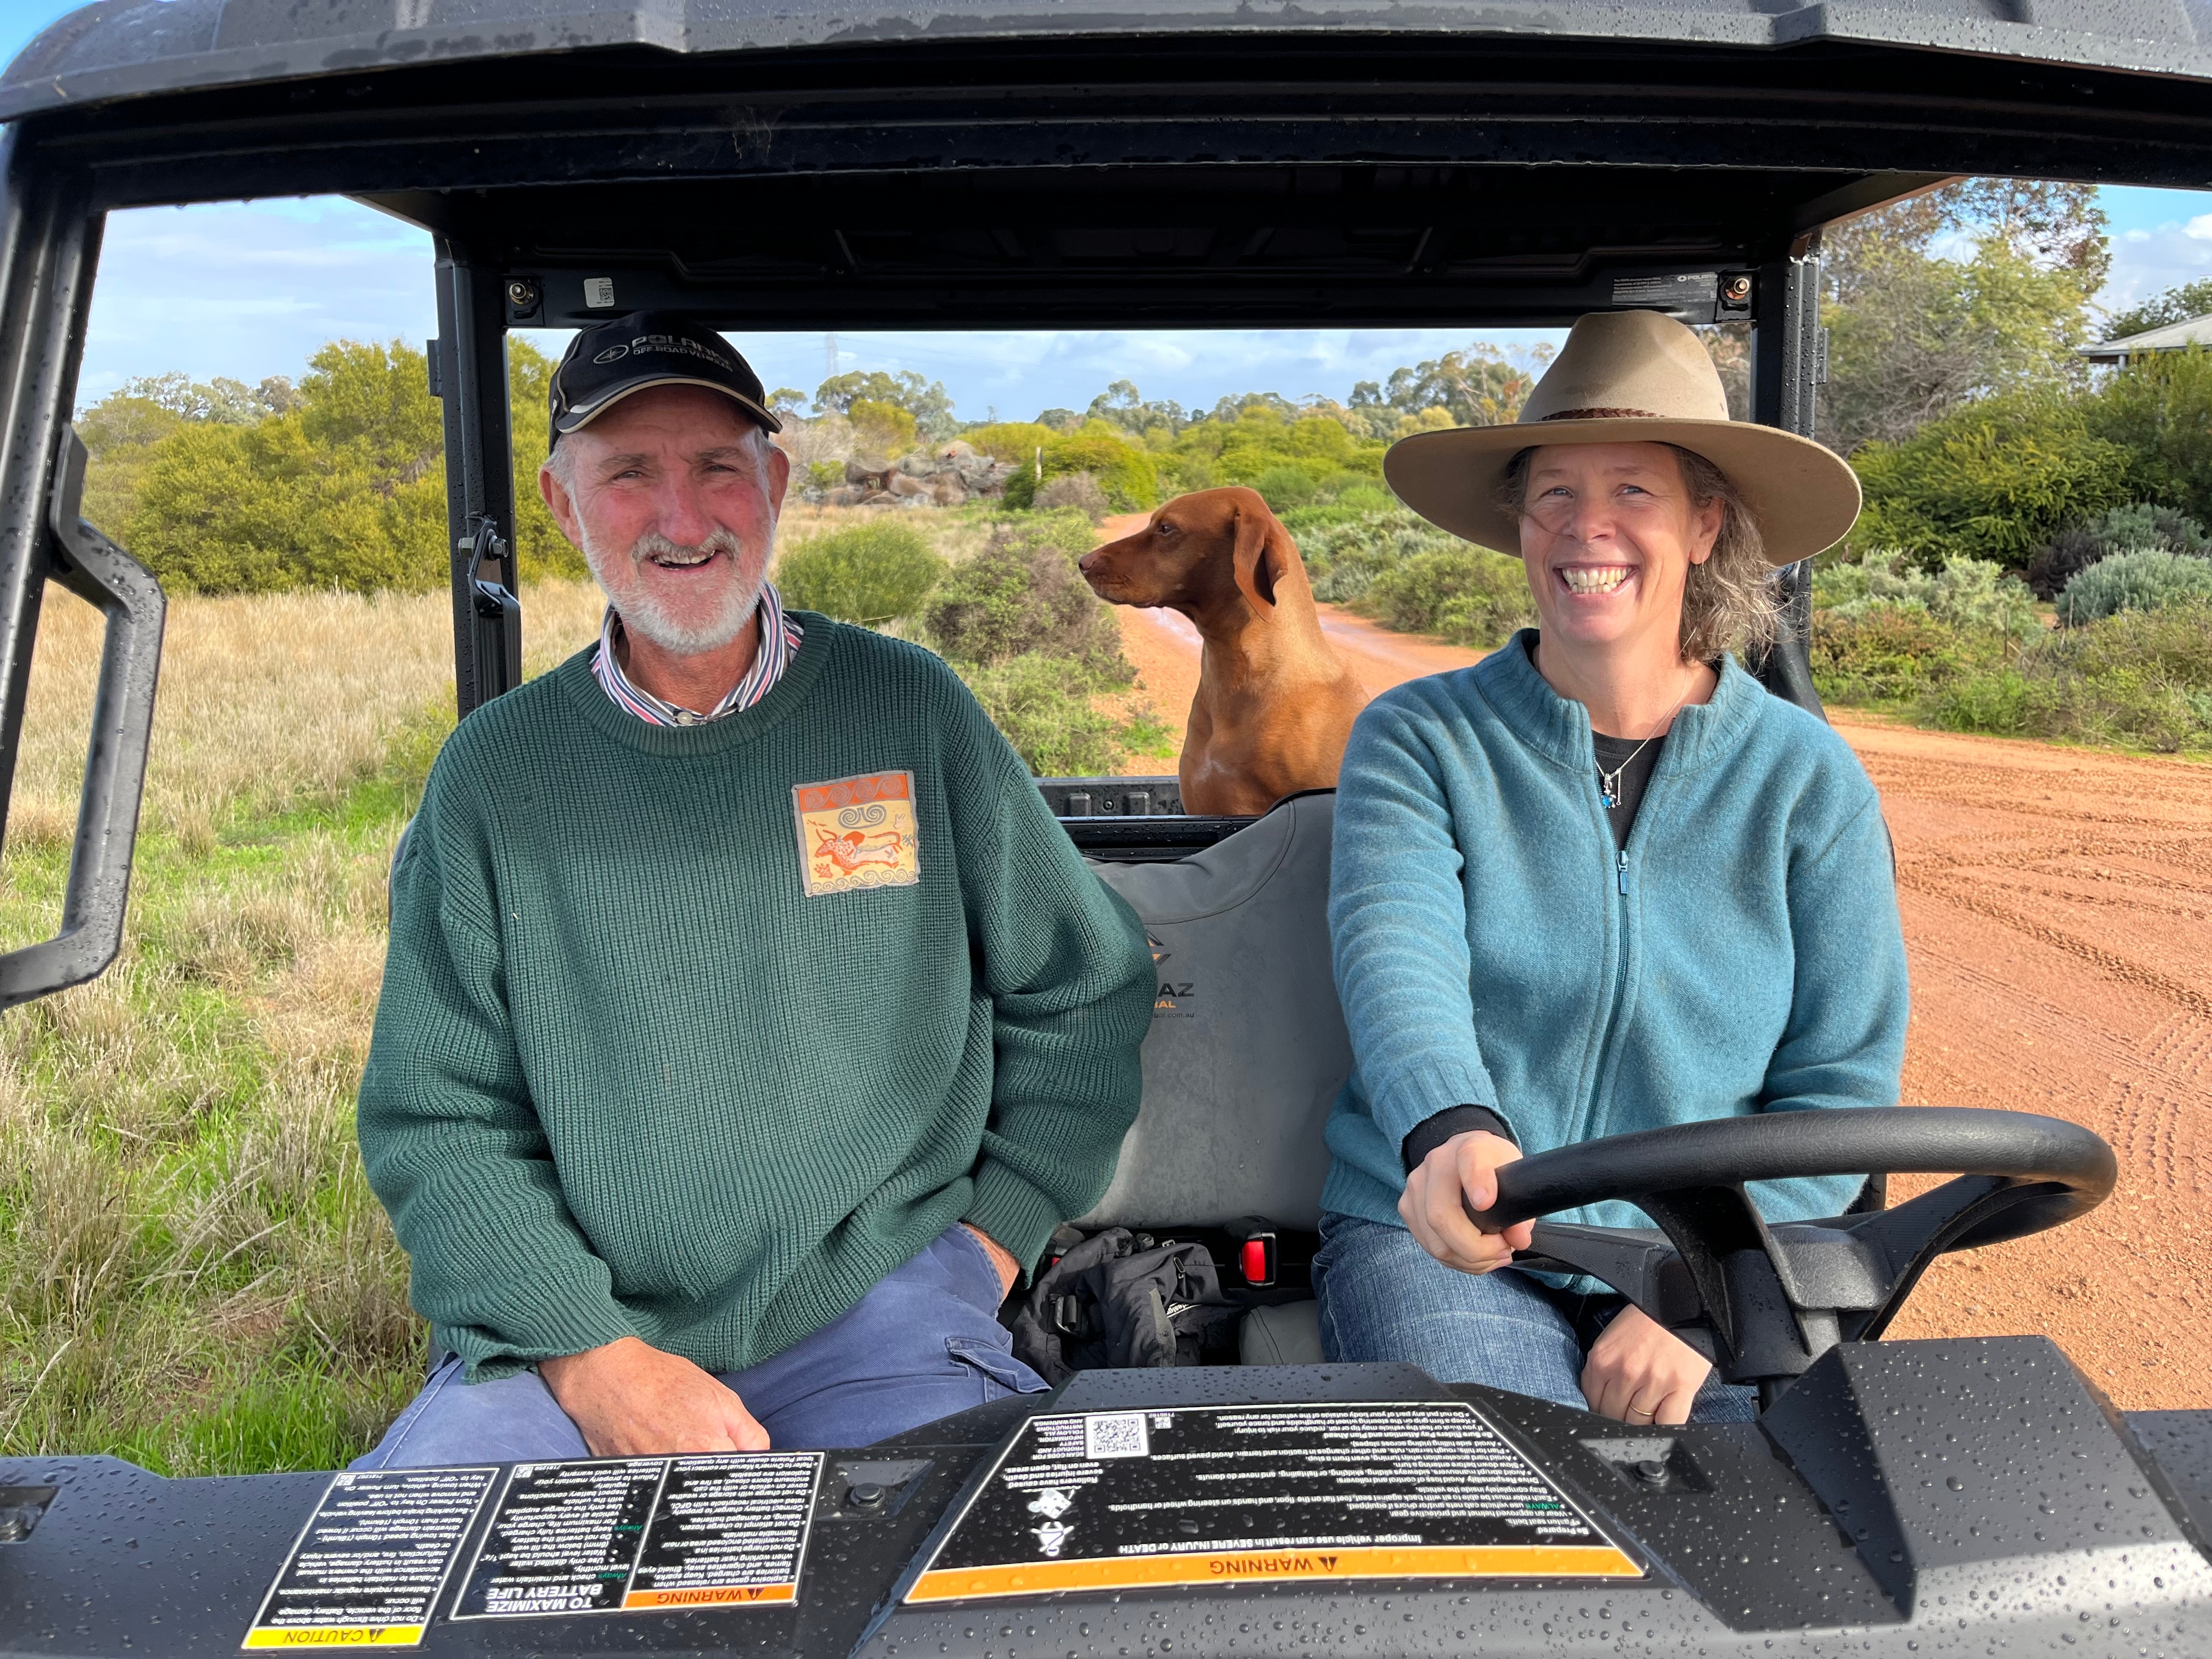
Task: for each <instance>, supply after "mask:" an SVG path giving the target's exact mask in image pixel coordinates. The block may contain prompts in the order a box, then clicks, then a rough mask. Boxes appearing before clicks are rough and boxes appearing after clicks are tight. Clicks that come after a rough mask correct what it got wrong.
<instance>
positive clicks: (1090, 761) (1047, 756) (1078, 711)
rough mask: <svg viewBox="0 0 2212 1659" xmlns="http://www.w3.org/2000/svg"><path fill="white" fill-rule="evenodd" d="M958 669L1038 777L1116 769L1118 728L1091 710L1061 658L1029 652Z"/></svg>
mask: <svg viewBox="0 0 2212 1659" xmlns="http://www.w3.org/2000/svg"><path fill="white" fill-rule="evenodd" d="M957 667H958V668H959V671H960V677H961V678H963V679H964V680H965V681H967V683H968V689H969V690H971V691H973V692H974V693H975V701H976V702H979V703H981V704H982V706H983V712H984V713H985V714H988V715H989V716H990V717H991V722H992V724H993V725H994V726H997V727H998V728H999V730H1000V731H1001V732H1005V733H1006V741H1007V742H1009V743H1011V744H1013V746H1014V750H1015V752H1016V753H1017V754H1018V755H1020V756H1021V757H1022V759H1023V761H1024V763H1026V764H1027V765H1028V767H1029V769H1030V771H1032V772H1034V773H1036V775H1038V776H1040V777H1071V776H1075V777H1079V776H1084V775H1095V774H1098V773H1102V772H1110V771H1112V770H1113V769H1114V768H1115V766H1116V765H1118V764H1120V763H1121V742H1120V739H1119V733H1118V729H1117V727H1116V726H1115V723H1114V721H1113V720H1112V719H1111V718H1110V717H1109V716H1107V715H1105V714H1100V713H1099V712H1098V711H1097V709H1095V708H1092V707H1091V703H1090V701H1089V699H1088V697H1087V696H1086V693H1087V692H1088V691H1089V690H1090V689H1091V688H1090V686H1089V684H1087V683H1085V682H1084V681H1082V680H1080V679H1075V680H1071V678H1070V677H1069V675H1068V672H1067V664H1066V662H1065V661H1064V660H1062V659H1060V658H1057V657H1052V656H1045V655H1041V654H1038V653H1029V654H1027V655H1023V656H1016V657H1009V658H1007V659H1006V660H1005V661H1003V662H997V663H992V664H988V665H975V664H960V665H957Z"/></svg>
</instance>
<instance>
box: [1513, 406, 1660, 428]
mask: <svg viewBox="0 0 2212 1659" xmlns="http://www.w3.org/2000/svg"><path fill="white" fill-rule="evenodd" d="M1664 418H1665V416H1660V415H1654V414H1653V413H1652V412H1651V411H1650V410H1648V409H1563V410H1559V412H1558V413H1557V414H1556V415H1546V416H1541V417H1540V419H1539V420H1538V422H1537V424H1539V425H1541V424H1542V423H1543V422H1544V421H1624V420H1637V421H1657V420H1663V419H1664Z"/></svg>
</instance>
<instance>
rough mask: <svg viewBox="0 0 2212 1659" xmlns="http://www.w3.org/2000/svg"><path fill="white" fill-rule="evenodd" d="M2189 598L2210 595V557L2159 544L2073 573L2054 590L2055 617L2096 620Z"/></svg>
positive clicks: (2162, 607) (2158, 608) (2072, 620)
mask: <svg viewBox="0 0 2212 1659" xmlns="http://www.w3.org/2000/svg"><path fill="white" fill-rule="evenodd" d="M2190 599H2212V559H2197V558H2191V557H2189V556H2186V555H2184V554H2179V553H2169V552H2167V551H2166V550H2164V549H2163V548H2144V549H2142V550H2140V551H2137V552H2134V553H2115V554H2113V555H2112V556H2111V557H2109V558H2105V559H2100V560H2098V561H2097V562H2096V563H2094V564H2093V565H2091V566H2090V567H2089V568H2087V570H2083V571H2080V572H2078V573H2076V574H2075V576H2074V578H2073V580H2070V581H2069V582H2068V583H2067V584H2066V591H2065V592H2063V593H2061V594H2060V595H2059V596H2058V619H2059V620H2060V621H2061V622H2063V623H2068V624H2069V625H2072V624H2075V623H2090V622H2097V621H2100V620H2101V619H2102V618H2104V617H2109V616H2112V615H2113V614H2114V613H2115V612H2117V611H2163V610H2165V609H2166V607H2167V606H2168V605H2179V604H2181V603H2183V602H2185V601H2186V600H2190Z"/></svg>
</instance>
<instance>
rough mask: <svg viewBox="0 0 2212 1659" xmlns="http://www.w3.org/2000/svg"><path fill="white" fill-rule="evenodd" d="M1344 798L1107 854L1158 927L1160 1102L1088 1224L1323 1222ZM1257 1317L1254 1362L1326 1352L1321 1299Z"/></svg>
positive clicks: (1153, 1039) (1155, 1050) (1101, 871)
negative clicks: (1336, 846) (1141, 860)
mask: <svg viewBox="0 0 2212 1659" xmlns="http://www.w3.org/2000/svg"><path fill="white" fill-rule="evenodd" d="M1335 804H1336V798H1335V795H1334V793H1328V792H1323V793H1314V794H1308V795H1298V796H1293V797H1292V798H1291V799H1289V800H1286V801H1284V802H1282V803H1281V804H1279V805H1277V806H1276V807H1275V809H1274V810H1273V811H1271V812H1269V813H1268V814H1267V816H1266V817H1262V818H1261V819H1259V820H1258V821H1257V822H1255V823H1251V824H1249V825H1247V826H1246V827H1245V828H1244V829H1240V830H1238V831H1237V833H1236V834H1235V835H1233V836H1229V837H1228V838H1227V839H1226V840H1225V841H1221V842H1217V843H1216V844H1215V845H1213V846H1212V847H1210V848H1206V850H1205V851H1203V852H1201V853H1197V854H1193V855H1192V856H1190V857H1188V858H1186V859H1182V860H1176V861H1175V862H1173V863H1166V864H1107V863H1100V864H1094V865H1093V866H1092V867H1093V868H1094V869H1095V870H1096V871H1097V872H1098V875H1099V877H1100V878H1101V879H1103V881H1105V882H1106V884H1108V885H1109V886H1110V887H1112V888H1113V889H1114V890H1115V891H1116V892H1118V893H1120V894H1121V896H1122V897H1123V898H1125V899H1127V901H1128V902H1129V903H1130V905H1131V907H1132V908H1134V909H1135V911H1136V913H1137V915H1139V918H1141V919H1142V921H1144V924H1145V928H1146V933H1147V934H1148V935H1149V936H1150V938H1151V941H1152V952H1153V956H1154V957H1155V959H1156V962H1157V965H1158V981H1159V991H1158V996H1157V998H1156V1000H1155V1001H1154V1004H1153V1009H1152V1031H1151V1035H1150V1036H1147V1037H1146V1041H1145V1052H1144V1071H1145V1091H1144V1104H1143V1106H1142V1108H1141V1109H1140V1110H1139V1113H1138V1115H1137V1121H1136V1124H1135V1126H1134V1127H1132V1128H1131V1129H1130V1131H1129V1133H1128V1135H1127V1138H1126V1139H1124V1140H1123V1141H1122V1143H1121V1164H1120V1165H1119V1166H1118V1168H1117V1169H1116V1170H1115V1176H1114V1182H1113V1185H1112V1186H1110V1187H1109V1188H1107V1191H1106V1195H1105V1196H1104V1197H1103V1198H1102V1199H1101V1200H1099V1201H1098V1203H1097V1206H1095V1207H1094V1208H1093V1209H1092V1210H1091V1212H1090V1213H1089V1214H1088V1215H1085V1216H1083V1217H1080V1218H1078V1225H1081V1226H1084V1227H1114V1226H1121V1227H1136V1228H1146V1229H1152V1230H1164V1229H1172V1228H1175V1227H1194V1226H1218V1225H1222V1224H1223V1223H1225V1222H1228V1221H1231V1220H1233V1219H1235V1218H1237V1217H1240V1216H1264V1217H1266V1218H1267V1219H1269V1220H1271V1221H1273V1222H1274V1223H1275V1224H1276V1225H1279V1226H1282V1227H1290V1228H1298V1229H1303V1230H1308V1231H1310V1230H1311V1229H1312V1228H1314V1227H1316V1226H1317V1225H1319V1224H1320V1220H1321V1188H1322V1178H1323V1176H1326V1175H1327V1173H1328V1148H1327V1147H1326V1146H1324V1145H1323V1144H1322V1127H1323V1126H1324V1125H1325V1124H1326V1122H1327V1121H1328V1111H1329V1107H1330V1106H1331V1104H1332V1103H1334V1101H1335V1099H1336V1096H1337V1091H1339V1090H1340V1088H1342V1086H1343V1085H1344V1080H1345V1079H1346V1077H1347V1076H1349V1075H1350V1073H1351V1071H1352V1041H1351V1038H1350V1036H1348V1035H1347V1034H1346V1031H1345V1027H1344V1012H1343V1010H1342V1009H1341V1008H1340V1007H1339V1006H1338V1004H1337V1000H1336V984H1335V981H1334V976H1333V975H1332V974H1331V972H1330V969H1329V954H1328V854H1329V831H1330V827H1331V823H1332V819H1333V816H1334V808H1335ZM1262 1314H1263V1315H1264V1316H1254V1317H1252V1318H1249V1319H1248V1320H1247V1321H1246V1322H1245V1329H1244V1331H1243V1336H1242V1347H1243V1358H1244V1359H1245V1361H1246V1363H1247V1364H1318V1363H1319V1362H1320V1359H1321V1357H1322V1356H1321V1345H1320V1338H1319V1334H1318V1330H1317V1328H1316V1326H1315V1324H1314V1308H1313V1304H1311V1303H1303V1304H1293V1305H1292V1306H1291V1307H1288V1308H1278V1309H1269V1310H1262Z"/></svg>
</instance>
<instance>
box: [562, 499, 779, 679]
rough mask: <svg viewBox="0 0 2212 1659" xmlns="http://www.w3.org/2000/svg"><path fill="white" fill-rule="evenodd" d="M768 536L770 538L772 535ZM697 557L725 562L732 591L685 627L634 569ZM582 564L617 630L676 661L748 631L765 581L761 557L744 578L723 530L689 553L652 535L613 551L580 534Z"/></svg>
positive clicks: (738, 554) (738, 545) (736, 547)
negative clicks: (617, 621) (654, 561)
mask: <svg viewBox="0 0 2212 1659" xmlns="http://www.w3.org/2000/svg"><path fill="white" fill-rule="evenodd" d="M769 533H770V534H771V536H773V534H774V532H773V531H771V532H769ZM702 551H709V552H714V553H718V554H720V555H721V556H723V557H725V558H726V559H727V560H728V561H729V564H730V569H731V571H732V585H731V586H727V587H726V588H725V589H724V590H723V597H722V602H721V604H720V605H718V606H717V607H716V608H715V609H714V611H713V612H712V613H711V614H709V615H708V617H705V618H703V619H701V620H696V621H685V620H683V619H680V618H678V617H673V616H671V615H670V614H669V613H668V611H667V610H666V609H665V607H664V606H663V605H662V604H661V602H660V599H659V596H658V595H656V594H654V593H653V592H650V591H649V590H647V587H646V585H645V580H644V578H643V575H642V574H641V569H640V567H641V566H642V565H643V564H644V563H645V562H646V561H647V560H648V559H651V558H653V557H654V556H656V555H659V556H671V555H672V556H678V557H682V556H687V555H690V554H696V553H699V552H702ZM584 562H585V563H586V564H587V565H589V566H590V567H591V571H592V576H593V578H594V579H596V580H597V581H598V582H599V591H600V592H603V593H605V595H606V596H607V603H608V604H610V605H613V606H614V608H615V612H616V614H617V616H619V617H621V618H622V620H623V627H624V628H626V629H633V630H635V632H637V633H638V634H640V635H643V636H644V637H645V638H647V639H648V640H650V641H653V644H655V645H657V646H659V647H660V648H661V649H662V650H664V651H666V652H669V653H671V654H672V655H675V656H678V657H696V656H699V655H702V653H706V652H709V651H719V650H720V649H721V648H722V647H724V646H726V645H727V644H729V643H730V642H731V641H732V640H735V639H736V638H737V637H738V635H740V634H742V633H743V632H744V630H745V629H747V628H748V627H750V626H751V624H752V620H753V613H754V611H756V610H757V608H758V607H759V605H760V592H761V585H762V584H763V582H764V581H765V580H767V578H768V560H767V558H766V557H765V556H763V558H762V560H761V562H760V563H759V565H758V567H757V568H756V569H754V571H753V572H752V573H751V575H750V578H748V577H747V576H746V574H745V567H744V543H742V542H741V541H739V540H738V538H737V537H736V535H735V534H733V533H732V532H730V531H728V530H717V531H715V532H714V533H713V534H712V535H710V536H708V538H707V539H706V540H705V541H703V542H701V543H698V544H696V545H695V546H691V547H685V546H683V545H681V544H678V543H676V542H671V541H670V540H669V539H668V538H667V537H665V536H664V535H662V534H661V533H660V532H659V531H657V530H648V531H647V532H645V534H644V535H642V536H641V537H639V538H637V540H636V541H635V542H634V543H632V544H630V545H629V547H627V548H623V549H621V550H610V549H608V548H606V547H605V546H602V545H600V544H599V543H598V542H597V541H595V540H594V539H593V538H592V533H591V532H590V531H589V530H586V531H585V532H584Z"/></svg>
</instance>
